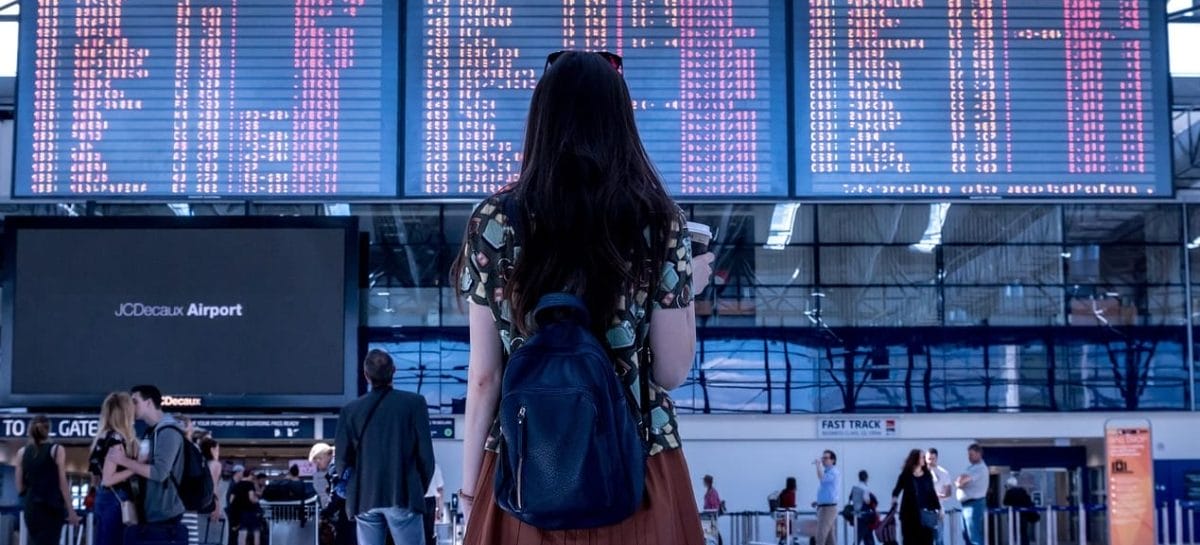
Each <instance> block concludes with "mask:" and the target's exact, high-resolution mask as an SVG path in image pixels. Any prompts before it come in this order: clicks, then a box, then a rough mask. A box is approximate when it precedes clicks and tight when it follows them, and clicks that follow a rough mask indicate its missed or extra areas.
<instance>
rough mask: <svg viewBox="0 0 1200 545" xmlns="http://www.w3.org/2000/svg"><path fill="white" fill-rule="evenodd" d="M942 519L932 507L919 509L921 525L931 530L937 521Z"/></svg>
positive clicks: (936, 524)
mask: <svg viewBox="0 0 1200 545" xmlns="http://www.w3.org/2000/svg"><path fill="white" fill-rule="evenodd" d="M941 521H942V515H941V514H939V513H938V512H937V511H934V510H932V509H922V510H921V526H924V527H926V528H929V529H930V530H933V529H935V528H937V527H938V523H940V522H941Z"/></svg>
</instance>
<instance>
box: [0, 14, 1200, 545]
mask: <svg viewBox="0 0 1200 545" xmlns="http://www.w3.org/2000/svg"><path fill="white" fill-rule="evenodd" d="M557 50H586V51H608V52H611V53H614V54H616V56H619V57H617V58H618V61H619V62H617V63H615V64H614V68H619V69H620V71H621V74H622V77H623V78H624V80H625V81H626V82H627V85H628V88H629V92H630V95H631V97H632V100H633V109H634V114H635V118H636V120H637V126H638V130H639V131H640V133H641V136H642V139H643V141H644V144H645V148H646V153H647V154H648V156H649V157H650V159H651V160H652V161H653V162H654V165H655V167H656V168H657V169H658V171H659V173H660V175H661V177H662V181H663V184H664V185H665V186H666V189H667V192H668V193H669V194H670V195H671V196H672V198H674V199H675V201H676V202H677V203H678V204H679V207H680V208H681V210H682V212H683V213H684V214H685V215H686V216H687V219H688V220H689V221H691V222H696V223H699V224H703V225H704V226H707V227H708V229H709V230H710V233H711V241H710V244H709V245H708V249H709V250H710V251H711V252H712V253H714V254H715V262H714V264H713V273H712V279H711V282H710V284H709V286H708V287H707V288H706V289H704V290H703V291H700V292H698V293H696V294H695V298H694V301H693V305H694V308H695V315H696V331H697V344H696V350H695V352H696V356H695V359H694V363H693V365H692V367H691V371H690V373H689V374H688V376H687V379H686V380H685V381H684V383H683V384H682V385H681V386H680V387H678V388H676V389H674V390H672V391H670V398H671V400H672V401H673V403H674V408H675V412H676V414H677V415H678V432H679V436H680V437H681V440H682V444H683V452H684V454H685V456H686V459H687V465H688V469H689V471H690V477H691V487H692V489H693V491H694V492H695V499H696V509H697V512H700V513H701V518H700V520H701V525H702V530H703V533H704V536H705V539H706V540H707V541H706V543H707V544H715V545H725V544H730V545H785V544H791V543H797V544H801V543H802V544H808V543H810V539H812V540H813V541H812V542H813V543H817V542H816V540H815V534H816V532H817V531H818V529H817V528H816V527H817V522H816V521H817V507H816V504H817V501H816V500H817V498H818V492H819V490H820V489H821V477H820V475H821V474H822V473H823V471H821V470H816V469H815V465H816V466H818V467H830V466H822V465H821V464H822V462H821V459H822V456H823V453H825V452H826V451H831V452H832V453H834V454H835V455H836V465H833V466H831V467H836V468H837V475H838V478H837V482H836V483H835V484H836V500H835V502H836V507H837V509H838V510H839V513H840V510H841V509H843V507H845V506H846V505H847V504H848V502H849V501H850V500H849V497H850V495H851V492H852V490H854V489H855V487H856V486H859V485H860V479H859V475H860V472H865V473H866V474H867V475H868V476H869V477H868V479H867V480H866V484H865V485H862V486H865V487H867V488H869V490H870V491H871V492H872V493H873V494H874V496H875V497H876V498H877V499H878V504H879V505H878V508H877V511H878V513H877V514H878V517H877V519H876V518H873V519H872V521H871V524H872V525H873V526H872V528H867V529H866V530H865V532H866V533H868V534H870V535H871V538H872V541H871V542H870V543H875V542H878V543H880V544H881V545H888V543H889V542H890V543H896V542H899V540H898V539H897V538H896V537H895V535H896V532H895V526H894V523H893V526H892V530H891V534H890V535H889V534H888V533H887V531H886V526H887V524H885V522H886V521H887V520H890V519H889V518H888V517H887V516H886V515H887V512H888V508H889V507H890V506H891V503H892V502H891V499H892V498H891V495H892V494H891V491H892V486H893V483H895V482H896V479H897V476H898V475H899V474H900V471H901V467H902V465H903V462H904V461H905V456H906V454H908V453H909V452H910V450H912V449H923V450H925V451H928V450H930V449H935V450H936V452H937V453H938V457H939V463H940V465H941V467H944V468H945V469H946V470H948V472H949V473H950V474H952V475H958V474H960V473H962V472H964V471H966V470H967V467H968V466H969V465H971V464H972V463H973V459H972V458H971V457H972V456H975V455H974V454H970V453H969V452H968V451H969V447H972V446H973V445H975V446H978V447H979V448H981V449H982V458H983V460H984V461H985V462H986V464H987V466H988V468H989V469H988V473H987V475H988V478H987V481H988V482H987V484H988V486H987V488H986V491H987V492H986V498H985V501H986V505H987V514H986V517H985V519H986V524H985V530H984V532H983V533H984V536H983V543H987V544H993V545H1028V544H1029V543H1036V544H1038V545H1056V544H1060V543H1061V544H1063V545H1082V544H1084V543H1087V544H1100V545H1184V544H1186V545H1197V544H1200V433H1198V432H1200V412H1197V410H1198V404H1197V398H1196V394H1197V390H1198V387H1200V0H924V1H922V0H912V1H907V0H906V1H901V0H628V1H627V0H563V1H553V2H552V1H550V0H479V1H468V0H422V1H418V0H407V1H399V0H290V1H284V0H0V230H2V235H3V236H2V240H3V255H2V257H0V279H2V284H0V309H2V322H0V545H5V544H11V545H26V543H31V542H30V541H28V536H27V535H26V532H25V531H24V530H23V526H24V525H23V524H22V523H21V512H22V498H21V497H20V495H19V493H18V490H17V485H16V478H15V473H16V470H15V466H16V465H18V464H19V462H20V460H19V459H18V458H17V451H18V449H20V448H22V447H23V446H25V445H26V444H27V442H28V441H29V439H28V435H29V431H30V428H31V424H32V422H33V420H34V418H35V417H36V416H39V415H45V416H47V417H48V418H49V423H50V437H51V438H52V440H53V441H55V442H57V443H59V444H61V445H63V446H65V447H66V463H65V468H66V474H67V479H68V481H69V483H68V484H69V486H68V488H69V492H70V495H71V501H72V503H73V505H72V507H73V508H74V509H76V510H77V511H78V512H79V513H81V514H82V515H83V517H84V518H83V521H84V522H83V523H82V524H81V525H80V526H79V527H71V526H68V527H67V528H66V529H65V530H64V531H63V535H62V538H61V543H62V545H85V544H86V545H91V544H93V543H97V542H96V541H95V540H94V537H93V534H92V531H93V519H92V517H91V515H90V513H91V512H92V505H93V503H92V502H93V501H94V496H95V494H96V489H97V486H96V483H95V481H94V479H93V478H92V476H91V475H90V474H89V472H88V455H89V452H90V449H91V447H92V444H93V440H94V438H95V437H96V434H97V432H98V425H99V423H98V414H99V410H100V409H99V408H100V403H101V401H102V400H103V399H104V397H105V395H106V394H108V393H109V392H112V391H118V390H124V391H127V390H128V389H129V387H131V386H133V385H135V384H144V383H149V384H155V385H157V386H158V387H160V388H161V389H162V391H163V393H164V394H165V398H164V410H165V411H166V412H168V413H170V414H177V415H178V417H179V418H181V419H186V420H187V421H190V422H191V425H192V426H193V427H194V429H195V430H196V432H197V433H198V434H199V435H202V436H208V437H212V438H213V439H215V440H217V441H218V442H219V443H220V445H221V451H220V462H221V481H222V484H221V485H219V488H220V490H219V491H218V494H221V493H223V491H224V489H225V487H227V486H230V482H229V480H230V478H231V477H232V475H233V474H234V473H235V468H238V469H237V471H240V470H241V469H244V470H245V471H246V472H248V473H250V474H253V475H255V476H258V475H261V476H263V478H265V479H266V482H267V483H273V482H284V481H286V480H287V479H288V473H289V471H290V470H292V469H293V468H296V469H297V470H298V471H299V473H300V478H301V480H304V481H311V480H313V479H314V477H315V478H316V480H317V483H321V482H324V481H323V480H322V478H323V471H324V469H323V468H318V466H317V465H316V464H315V463H314V462H313V461H312V460H311V459H310V458H311V457H310V452H311V451H312V449H313V447H314V445H316V444H320V443H325V444H329V445H331V446H332V445H333V443H334V440H335V437H336V433H337V430H336V428H337V425H338V414H339V412H338V411H339V409H340V408H341V407H342V406H344V405H345V404H346V403H348V402H350V401H352V400H354V399H356V398H357V397H359V396H360V395H363V394H365V393H367V392H368V389H369V388H368V384H367V381H366V379H365V378H364V375H363V360H364V357H365V355H366V354H367V353H368V352H369V351H370V350H373V349H379V350H383V351H385V352H387V353H388V354H389V355H390V356H391V357H392V358H393V360H394V362H395V368H396V372H395V376H394V384H395V387H396V388H397V389H400V390H407V391H410V392H415V393H418V394H420V395H421V396H423V397H424V399H425V401H426V404H427V406H428V412H429V417H430V430H431V435H432V441H433V450H434V455H435V459H436V461H437V465H438V467H439V469H440V472H441V474H442V476H443V477H444V486H443V489H442V492H441V493H440V494H439V495H438V496H437V497H438V503H439V504H440V505H441V506H442V508H441V509H440V510H439V513H438V517H437V520H436V522H435V526H434V528H432V529H430V530H431V534H432V536H433V537H432V541H430V542H431V543H437V544H438V545H457V544H459V543H461V542H462V541H461V540H462V537H463V531H464V528H463V525H462V517H461V510H460V508H459V497H458V494H459V492H460V488H461V487H462V484H463V482H462V481H463V467H462V466H463V464H462V459H463V449H464V444H463V434H464V429H465V425H466V424H465V420H464V418H465V417H464V413H465V409H466V395H467V369H468V355H469V351H470V341H469V335H468V333H469V332H468V314H467V313H468V308H469V305H470V304H471V303H468V302H467V301H466V299H464V298H463V297H462V296H461V294H460V288H461V286H460V277H459V275H458V273H457V272H456V271H453V269H454V265H455V263H456V260H457V258H458V257H459V256H460V255H461V254H462V253H463V250H462V248H463V242H464V237H465V233H469V232H471V230H472V229H474V228H476V227H478V226H477V225H473V224H472V220H471V218H472V215H473V213H474V212H475V210H476V206H477V205H478V203H479V202H480V201H481V200H482V199H484V198H485V197H487V196H488V195H490V194H492V193H494V192H496V191H498V190H500V189H502V188H504V187H505V186H506V185H507V184H509V183H511V182H513V181H514V180H516V178H517V175H518V174H519V173H520V171H521V159H522V156H521V151H522V145H523V139H522V138H523V133H524V131H525V125H524V122H525V116H526V112H527V111H528V109H529V103H530V97H531V95H532V92H533V89H534V86H535V85H536V84H537V82H538V79H539V77H540V76H541V75H542V74H543V72H544V71H545V70H547V69H549V67H550V66H551V65H552V62H553V58H550V59H547V55H548V54H550V53H552V52H554V51H557ZM606 58H607V57H606ZM581 235H582V236H586V233H581ZM139 429H140V428H139ZM814 460H816V464H814ZM706 477H708V478H709V479H707V480H708V481H709V482H706ZM789 481H790V483H791V485H790V486H789ZM318 485H319V484H318ZM268 486H269V485H268ZM789 489H790V490H789ZM710 491H715V492H716V493H717V495H718V496H719V499H720V502H719V507H714V506H706V505H705V504H706V503H708V502H707V501H706V496H707V495H708V493H709V492H710ZM1022 494H1023V495H1025V496H1028V499H1029V500H1030V501H1029V502H1014V500H1012V498H1013V497H1017V496H1021V495H1022ZM784 497H789V498H791V506H790V507H789V506H788V505H785V504H786V503H787V501H786V500H785V501H783V502H782V503H781V499H783V498H784ZM322 501H324V500H314V501H313V502H309V503H305V502H303V501H301V502H299V503H297V504H295V505H292V503H288V502H280V504H279V505H277V506H272V505H269V503H270V502H267V503H268V505H266V507H265V508H264V514H263V517H264V522H265V524H266V526H264V531H263V532H262V534H261V536H259V538H258V539H259V542H258V543H263V542H265V543H269V544H271V545H310V544H311V545H317V544H318V543H320V544H326V543H329V544H332V543H334V542H335V541H334V539H335V538H334V537H332V535H326V534H325V533H324V531H323V529H324V528H325V525H323V524H321V523H313V524H310V523H309V521H310V520H312V521H317V520H322V519H323V518H324V515H322V514H321V507H322V505H321V502H322ZM947 501H948V503H944V504H943V508H944V510H945V513H944V517H945V518H944V519H943V520H942V522H941V523H940V524H941V526H939V527H940V528H942V531H943V538H942V540H941V541H939V544H941V543H944V544H947V545H951V544H952V545H960V544H964V543H966V541H965V538H964V536H963V526H964V525H963V518H962V506H961V504H958V503H956V502H954V501H951V500H947ZM293 503H294V502H293ZM822 506H826V504H824V503H822ZM297 513H299V514H297ZM201 518H203V517H198V516H196V515H194V514H188V515H185V522H186V523H187V524H188V527H189V529H190V531H191V535H190V540H191V542H193V543H197V544H204V543H237V542H236V539H234V538H232V537H231V536H230V535H227V532H224V531H219V530H218V531H217V532H216V533H218V534H221V535H219V536H213V535H209V534H211V533H212V532H207V531H205V530H203V527H204V524H202V523H203V521H202V520H201ZM222 524H224V522H222ZM223 528H225V527H224V526H223ZM863 531H864V530H863V523H862V522H860V521H859V522H856V519H855V516H854V515H847V516H846V517H842V516H838V518H837V522H836V528H835V532H836V537H835V540H834V543H836V544H837V545H856V544H857V543H863V542H865V541H860V540H859V538H860V537H861V536H860V535H859V534H860V533H861V532H863ZM889 537H890V539H889ZM231 540H232V541H231ZM251 541H253V539H252V540H251ZM351 542H353V540H352V539H351ZM336 543H338V544H339V545H340V544H342V543H344V542H343V541H340V540H338V541H336ZM978 543H979V542H978V541H976V542H974V545H978ZM239 545H244V544H239ZM398 545H399V544H398ZM497 545H501V544H497ZM818 545H825V544H823V543H821V544H818Z"/></svg>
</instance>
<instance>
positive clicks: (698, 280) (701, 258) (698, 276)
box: [692, 252, 717, 296]
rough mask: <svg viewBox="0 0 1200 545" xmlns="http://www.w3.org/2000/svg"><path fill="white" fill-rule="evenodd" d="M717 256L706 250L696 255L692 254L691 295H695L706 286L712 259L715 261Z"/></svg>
mask: <svg viewBox="0 0 1200 545" xmlns="http://www.w3.org/2000/svg"><path fill="white" fill-rule="evenodd" d="M716 259H717V256H716V255H714V254H713V253H712V252H706V253H703V254H700V255H697V256H692V295H693V296H694V295H697V294H699V293H700V292H702V291H704V288H706V287H708V281H709V280H711V279H712V266H713V261H716Z"/></svg>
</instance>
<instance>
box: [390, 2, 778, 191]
mask: <svg viewBox="0 0 1200 545" xmlns="http://www.w3.org/2000/svg"><path fill="white" fill-rule="evenodd" d="M784 1H785V0H736V1H735V0H718V1H705V2H689V1H680V2H665V1H664V2H659V1H648V0H641V1H638V0H634V1H626V0H614V1H605V2H562V1H550V0H528V1H522V2H481V1H463V0H446V1H414V2H410V3H409V4H408V6H409V7H408V12H407V25H406V28H407V39H406V47H407V51H406V57H405V58H406V59H407V60H406V63H407V64H406V70H405V72H406V84H405V87H406V108H405V109H406V112H405V113H406V129H407V130H406V131H405V132H406V141H405V148H406V149H405V162H404V163H405V174H404V179H405V184H404V191H405V194H406V195H407V196H430V197H455V196H459V197H461V196H478V195H483V194H488V193H491V192H494V191H496V190H497V189H499V188H500V187H502V186H503V185H504V184H506V183H508V182H510V181H512V180H513V179H515V176H516V174H517V173H518V171H519V161H520V152H521V142H522V135H523V133H524V123H525V114H526V112H527V110H528V109H529V99H530V97H531V96H532V94H533V87H534V86H535V85H536V84H537V80H538V78H539V77H540V76H541V74H542V71H543V68H544V66H545V61H546V56H547V54H549V53H551V52H553V51H557V50H562V49H583V50H590V51H601V50H604V51H610V52H612V53H617V54H619V55H621V56H622V57H623V59H624V73H625V79H626V82H627V83H628V85H629V90H630V94H631V95H632V98H633V100H634V108H635V117H636V119H637V124H638V128H639V131H640V133H641V136H642V139H643V141H644V143H645V145H646V149H647V152H648V153H649V154H650V158H651V159H652V160H653V161H654V163H655V165H656V166H657V167H658V169H659V171H660V172H661V173H662V176H663V180H664V182H665V183H666V185H667V189H668V191H669V192H670V193H672V194H673V195H675V196H677V197H693V198H703V197H710V198H712V197H720V198H728V197H739V196H751V197H753V196H787V194H788V187H787V179H788V178H787V161H788V155H789V153H788V151H787V57H786V53H787V51H786V41H785V39H786V36H785V32H786V17H785V16H784Z"/></svg>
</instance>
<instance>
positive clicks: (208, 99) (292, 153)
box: [13, 0, 400, 199]
mask: <svg viewBox="0 0 1200 545" xmlns="http://www.w3.org/2000/svg"><path fill="white" fill-rule="evenodd" d="M399 9H400V8H399V6H398V5H397V3H396V2H390V1H385V0H341V1H332V0H286V1H284V0H262V1H245V0H243V1H238V0H221V1H206V0H169V1H168V0H137V1H104V2H98V1H87V0H56V1H53V2H47V1H36V2H35V1H28V0H27V1H24V2H22V5H21V11H20V15H21V37H20V44H21V47H20V59H19V70H20V78H19V81H18V92H17V96H18V101H19V104H18V106H17V122H18V133H17V134H18V135H19V137H18V138H17V150H16V160H15V162H16V166H15V175H14V178H13V180H14V182H13V185H14V188H13V195H14V196H18V197H78V198H89V199H90V198H100V197H178V198H188V197H192V198H206V197H220V196H236V197H239V198H258V197H306V196H309V197H321V196H337V197H341V196H352V197H353V196H363V197H367V196H383V197H394V196H396V192H397V180H396V154H397V133H398V120H397V109H398V106H397V104H398V101H399V87H398V86H399V83H398V72H399V64H398V63H399V61H398V58H399V57H398V55H399V53H400V50H399V47H398V42H399V21H400V17H399Z"/></svg>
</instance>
